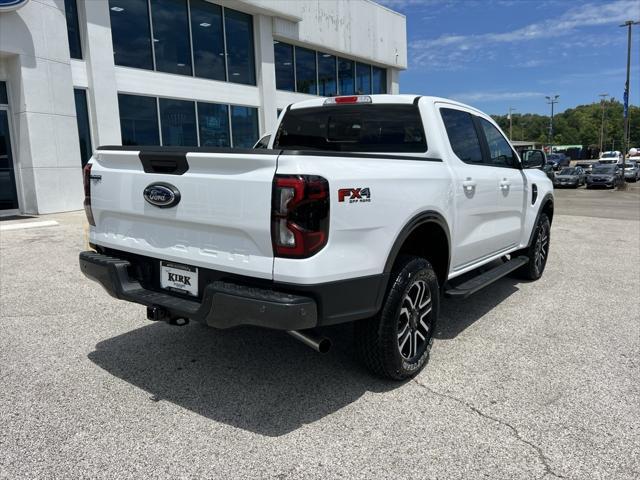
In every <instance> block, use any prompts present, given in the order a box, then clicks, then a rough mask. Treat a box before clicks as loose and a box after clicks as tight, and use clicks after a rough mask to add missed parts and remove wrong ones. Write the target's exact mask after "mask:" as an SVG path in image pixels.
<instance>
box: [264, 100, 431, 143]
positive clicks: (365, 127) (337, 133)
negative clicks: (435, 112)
mask: <svg viewBox="0 0 640 480" xmlns="http://www.w3.org/2000/svg"><path fill="white" fill-rule="evenodd" d="M274 148H283V149H289V150H330V151H344V152H425V151H426V150H427V142H426V137H425V134H424V129H423V127H422V119H421V118H420V112H419V111H418V108H417V107H416V106H415V105H410V104H409V105H375V104H374V105H371V104H354V105H336V106H322V107H316V108H299V109H292V110H289V111H288V112H287V113H286V115H285V116H284V117H283V119H282V122H281V123H280V126H279V128H278V132H277V134H276V136H275V142H274Z"/></svg>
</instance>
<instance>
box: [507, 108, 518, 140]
mask: <svg viewBox="0 0 640 480" xmlns="http://www.w3.org/2000/svg"><path fill="white" fill-rule="evenodd" d="M515 110H517V109H516V108H513V107H509V140H513V112H514V111H515Z"/></svg>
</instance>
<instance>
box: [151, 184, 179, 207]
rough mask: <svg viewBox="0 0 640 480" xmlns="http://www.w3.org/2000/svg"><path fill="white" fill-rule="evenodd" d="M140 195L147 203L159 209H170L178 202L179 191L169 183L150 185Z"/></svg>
mask: <svg viewBox="0 0 640 480" xmlns="http://www.w3.org/2000/svg"><path fill="white" fill-rule="evenodd" d="M142 195H143V196H144V199H145V200H146V201H147V202H148V203H150V204H151V205H153V206H155V207H159V208H170V207H173V206H174V205H177V204H178V202H180V191H179V190H178V189H177V188H176V187H174V186H173V185H171V184H169V183H160V182H158V183H152V184H151V185H149V186H147V188H145V189H144V192H143V193H142Z"/></svg>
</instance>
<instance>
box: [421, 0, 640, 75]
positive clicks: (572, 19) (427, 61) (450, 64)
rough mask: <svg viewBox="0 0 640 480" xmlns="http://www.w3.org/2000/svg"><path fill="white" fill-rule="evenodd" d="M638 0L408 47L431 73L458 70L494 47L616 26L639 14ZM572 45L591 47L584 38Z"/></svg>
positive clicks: (623, 0) (574, 10)
mask: <svg viewBox="0 0 640 480" xmlns="http://www.w3.org/2000/svg"><path fill="white" fill-rule="evenodd" d="M637 6H638V4H637V0H616V1H613V2H610V3H605V4H603V3H589V4H584V5H580V6H578V7H574V8H571V9H569V10H567V11H566V12H565V13H564V14H563V15H561V16H559V17H556V18H552V19H548V20H545V21H543V22H537V23H532V24H529V25H526V26H524V27H521V28H517V29H515V30H511V31H507V32H491V33H484V34H475V35H442V36H440V37H438V38H435V39H418V40H413V41H411V42H410V43H409V49H410V58H411V60H412V62H413V63H414V64H416V65H422V66H428V67H430V68H431V69H443V70H456V69H458V68H460V67H461V66H462V65H463V64H465V63H468V62H469V61H472V60H473V61H480V60H486V58H487V55H488V51H490V49H491V46H495V45H498V44H514V43H522V42H528V41H532V40H539V39H547V38H550V37H562V36H570V35H574V36H575V35H576V32H577V31H578V30H579V29H580V28H583V27H593V26H599V25H617V24H619V23H620V22H622V21H624V20H626V19H627V18H628V17H629V15H630V12H633V11H636V10H637V9H638V8H637ZM578 42H579V43H577V42H575V41H574V42H573V43H572V45H573V46H579V44H580V43H582V44H588V43H590V42H589V37H588V36H584V37H582V38H581V39H579V40H578Z"/></svg>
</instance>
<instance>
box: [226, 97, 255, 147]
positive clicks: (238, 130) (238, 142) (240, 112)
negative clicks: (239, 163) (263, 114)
mask: <svg viewBox="0 0 640 480" xmlns="http://www.w3.org/2000/svg"><path fill="white" fill-rule="evenodd" d="M231 131H232V132H233V146H234V147H235V148H252V147H253V145H255V143H256V142H257V141H258V109H257V108H252V107H239V106H237V105H232V106H231Z"/></svg>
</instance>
